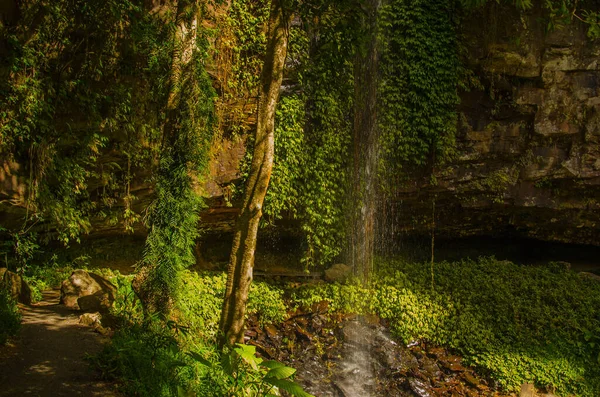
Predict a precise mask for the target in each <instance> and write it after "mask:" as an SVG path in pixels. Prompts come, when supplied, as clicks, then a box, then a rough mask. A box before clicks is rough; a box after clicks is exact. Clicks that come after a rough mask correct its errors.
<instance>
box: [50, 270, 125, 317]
mask: <svg viewBox="0 0 600 397" xmlns="http://www.w3.org/2000/svg"><path fill="white" fill-rule="evenodd" d="M116 294H117V287H115V286H114V285H113V284H112V283H111V282H110V281H108V280H106V279H105V278H103V277H101V276H99V275H97V274H94V273H89V272H86V271H85V270H81V269H78V270H75V271H74V272H73V273H72V274H71V276H70V277H69V278H68V279H67V280H65V281H63V283H62V286H61V288H60V303H62V304H63V305H65V306H67V307H68V308H71V309H75V310H80V309H81V310H85V311H108V309H109V308H110V307H111V306H112V304H113V302H114V300H115V297H116ZM84 297H85V299H82V298H84ZM80 304H81V306H80Z"/></svg>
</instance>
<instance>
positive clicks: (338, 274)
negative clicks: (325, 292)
mask: <svg viewBox="0 0 600 397" xmlns="http://www.w3.org/2000/svg"><path fill="white" fill-rule="evenodd" d="M351 274H352V268H351V267H350V266H348V265H344V264H343V263H337V264H335V265H333V266H331V267H330V268H329V269H327V270H325V280H327V281H337V282H342V281H345V280H346V279H347V278H348V277H350V275H351Z"/></svg>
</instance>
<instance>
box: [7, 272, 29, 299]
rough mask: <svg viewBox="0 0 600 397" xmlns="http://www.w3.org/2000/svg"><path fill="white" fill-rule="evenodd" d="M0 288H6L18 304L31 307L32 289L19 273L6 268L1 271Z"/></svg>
mask: <svg viewBox="0 0 600 397" xmlns="http://www.w3.org/2000/svg"><path fill="white" fill-rule="evenodd" d="M0 287H2V288H6V289H7V290H8V291H9V292H10V295H11V296H12V297H13V298H14V299H15V300H17V301H18V302H21V303H24V304H26V305H31V288H29V285H28V284H27V282H26V281H25V280H23V278H22V277H21V276H20V275H18V274H17V273H15V272H11V271H10V270H8V269H6V268H2V269H0Z"/></svg>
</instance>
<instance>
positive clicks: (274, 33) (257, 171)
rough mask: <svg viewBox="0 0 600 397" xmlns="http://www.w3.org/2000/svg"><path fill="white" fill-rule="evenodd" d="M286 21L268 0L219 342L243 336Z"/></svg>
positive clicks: (278, 4) (278, 3)
mask: <svg viewBox="0 0 600 397" xmlns="http://www.w3.org/2000/svg"><path fill="white" fill-rule="evenodd" d="M288 21H289V17H287V16H286V15H285V12H284V9H283V6H282V0H272V2H271V12H270V16H269V29H268V39H267V40H268V42H267V50H266V54H265V60H264V64H263V69H262V73H261V84H260V88H259V89H260V92H259V100H258V108H257V124H256V131H255V140H254V150H253V153H252V163H251V166H250V173H249V176H248V181H247V182H246V190H245V192H244V202H243V206H242V209H241V212H240V215H239V218H238V220H237V223H236V232H235V237H234V240H233V246H232V249H231V257H230V260H229V267H228V271H227V285H226V290H225V299H224V302H223V309H222V312H221V321H220V331H221V333H222V335H221V337H222V339H221V345H224V344H229V345H232V344H234V343H239V342H243V336H244V334H243V332H244V324H245V315H246V302H247V301H248V292H249V290H250V284H251V283H252V269H253V267H254V252H255V250H256V236H257V233H258V225H259V222H260V218H261V216H262V205H263V201H264V198H265V195H266V193H267V188H268V186H269V180H270V178H271V171H272V168H273V152H274V129H275V108H276V106H277V102H278V100H279V90H280V88H281V81H282V78H283V68H284V64H285V57H286V51H287V42H288V37H287V36H288V31H287V26H288Z"/></svg>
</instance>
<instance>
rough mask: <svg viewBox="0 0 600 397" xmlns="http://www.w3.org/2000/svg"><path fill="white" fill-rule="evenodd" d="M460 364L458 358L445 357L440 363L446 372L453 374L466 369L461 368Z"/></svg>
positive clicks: (460, 360)
mask: <svg viewBox="0 0 600 397" xmlns="http://www.w3.org/2000/svg"><path fill="white" fill-rule="evenodd" d="M461 362H462V359H461V358H460V357H458V356H448V357H445V359H444V360H442V361H441V364H442V366H443V367H444V368H446V369H447V370H450V371H453V372H462V371H465V370H466V368H465V367H463V366H462V364H461Z"/></svg>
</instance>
